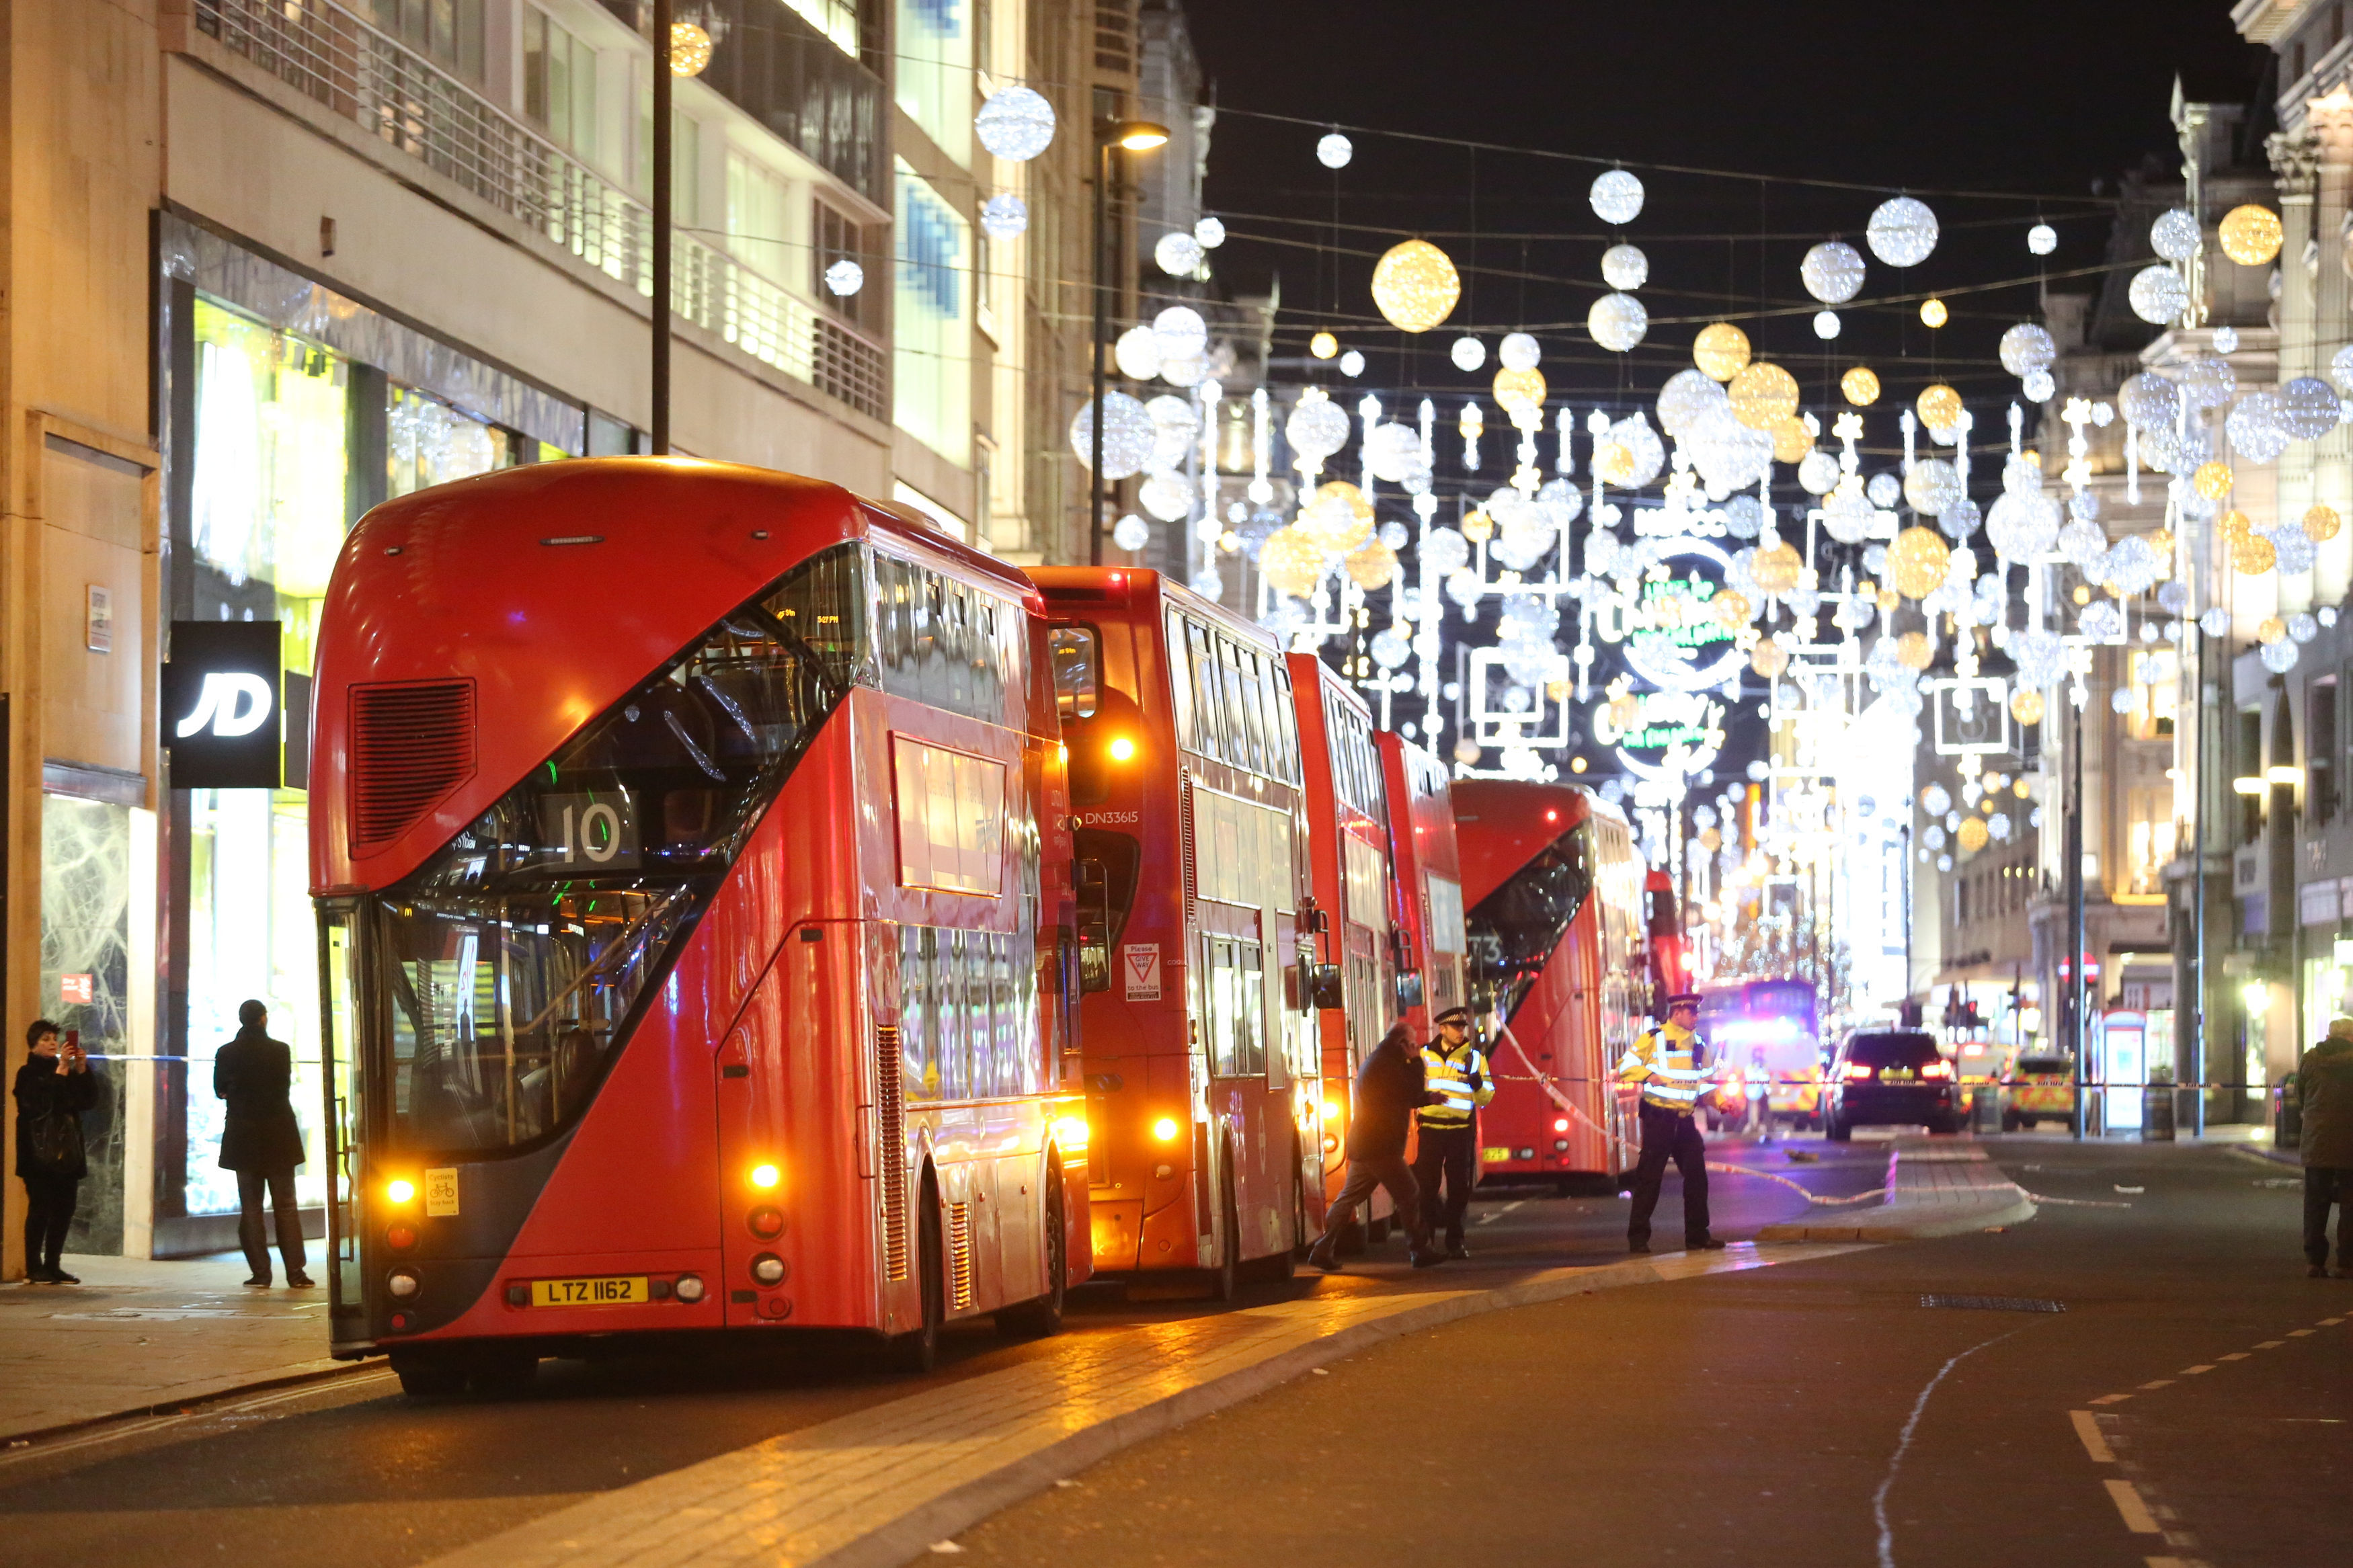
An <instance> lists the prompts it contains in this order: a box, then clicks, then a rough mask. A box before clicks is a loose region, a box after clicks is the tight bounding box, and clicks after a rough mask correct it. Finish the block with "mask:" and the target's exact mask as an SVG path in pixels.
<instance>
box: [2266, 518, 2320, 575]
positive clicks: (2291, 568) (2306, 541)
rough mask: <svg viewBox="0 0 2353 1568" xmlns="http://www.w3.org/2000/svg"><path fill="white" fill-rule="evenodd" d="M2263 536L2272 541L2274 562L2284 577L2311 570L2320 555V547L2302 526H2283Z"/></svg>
mask: <svg viewBox="0 0 2353 1568" xmlns="http://www.w3.org/2000/svg"><path fill="white" fill-rule="evenodd" d="M2263 537H2264V538H2266V539H2268V540H2270V541H2271V542H2272V551H2273V562H2272V564H2274V566H2277V567H2278V568H2279V571H2280V575H2281V576H2283V577H2293V576H2295V574H2297V573H2299V572H2309V571H2311V570H2312V564H2313V563H2314V562H2315V561H2316V560H2318V559H2319V557H2320V550H2319V547H2318V546H2316V545H2315V544H2314V543H2313V542H2312V540H2311V538H2310V537H2309V536H2308V535H2306V532H2305V531H2304V530H2302V529H2301V528H2283V529H2279V530H2276V531H2274V532H2271V533H2267V534H2265V535H2264V536H2263Z"/></svg>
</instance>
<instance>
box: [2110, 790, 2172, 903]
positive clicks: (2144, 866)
mask: <svg viewBox="0 0 2353 1568" xmlns="http://www.w3.org/2000/svg"><path fill="white" fill-rule="evenodd" d="M2172 858H2173V791H2172V790H2171V789H2170V788H2169V787H2168V788H2158V789H2135V790H2127V791H2126V795H2125V884H2124V886H2123V887H2122V888H2121V889H2117V890H2118V891H2120V892H2126V893H2161V892H2163V891H2164V890H2165V868H2166V865H2167V863H2168V862H2169V861H2170V860H2172Z"/></svg>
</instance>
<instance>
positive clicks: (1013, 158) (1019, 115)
mask: <svg viewBox="0 0 2353 1568" xmlns="http://www.w3.org/2000/svg"><path fill="white" fill-rule="evenodd" d="M972 129H973V133H974V134H975V135H976V136H978V137H979V138H980V144H981V145H982V146H983V147H986V148H987V149H988V151H989V153H990V155H991V156H994V157H998V158H1003V159H1004V160H1006V161H1007V162H1008V163H1028V162H1029V160H1030V159H1032V158H1035V157H1036V156H1037V155H1038V154H1039V153H1043V152H1044V151H1045V150H1046V149H1047V148H1048V147H1049V146H1050V145H1052V143H1053V140H1054V106H1053V105H1052V104H1050V103H1049V102H1047V101H1046V98H1045V95H1044V94H1043V93H1040V92H1037V91H1035V90H1033V89H1029V88H1026V87H1001V88H998V89H997V90H996V91H995V92H994V93H991V94H990V95H989V99H988V101H987V103H984V104H982V105H981V106H980V112H979V113H978V114H976V115H974V116H973V117H972Z"/></svg>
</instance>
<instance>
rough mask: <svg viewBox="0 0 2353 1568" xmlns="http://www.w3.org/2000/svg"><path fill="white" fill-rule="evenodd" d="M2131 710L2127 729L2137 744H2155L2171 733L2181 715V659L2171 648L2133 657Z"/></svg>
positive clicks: (2127, 719)
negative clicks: (2154, 742)
mask: <svg viewBox="0 0 2353 1568" xmlns="http://www.w3.org/2000/svg"><path fill="white" fill-rule="evenodd" d="M2132 674H2133V679H2132V708H2131V710H2129V711H2128V712H2127V714H2126V730H2127V731H2129V732H2130V734H2131V735H2132V738H2133V739H2134V740H2136V741H2157V740H2164V739H2166V738H2168V737H2169V736H2171V735H2172V733H2173V721H2174V720H2175V718H2176V717H2177V716H2179V712H2180V704H2181V656H2180V655H2179V654H2178V653H2176V652H2174V651H2173V650H2171V649H2170V648H2168V649H2165V650H2163V651H2160V652H2156V653H2140V654H2135V655H2133V656H2132Z"/></svg>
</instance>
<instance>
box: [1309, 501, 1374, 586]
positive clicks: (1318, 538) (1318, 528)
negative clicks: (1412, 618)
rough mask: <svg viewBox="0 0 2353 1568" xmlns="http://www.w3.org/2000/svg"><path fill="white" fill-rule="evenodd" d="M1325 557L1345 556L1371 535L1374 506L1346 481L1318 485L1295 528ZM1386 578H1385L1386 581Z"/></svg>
mask: <svg viewBox="0 0 2353 1568" xmlns="http://www.w3.org/2000/svg"><path fill="white" fill-rule="evenodd" d="M1294 526H1296V527H1297V528H1298V529H1299V531H1301V532H1303V533H1304V534H1305V535H1306V536H1307V537H1308V538H1310V539H1312V540H1314V542H1315V543H1316V544H1317V545H1318V546H1320V547H1321V548H1322V550H1323V551H1324V554H1326V555H1345V554H1347V553H1348V552H1350V551H1352V550H1354V549H1356V547H1357V546H1358V545H1360V544H1362V543H1364V542H1365V541H1366V540H1367V539H1369V538H1371V537H1372V534H1373V503H1372V502H1371V501H1369V500H1366V499H1365V492H1364V491H1362V490H1360V489H1357V488H1356V486H1354V485H1352V484H1350V483H1348V481H1347V480H1345V479H1334V480H1333V481H1332V482H1330V483H1329V484H1325V485H1321V486H1318V487H1317V489H1316V491H1315V493H1314V495H1313V496H1311V497H1309V498H1308V500H1307V504H1306V505H1305V506H1303V507H1302V508H1300V509H1299V521H1298V522H1297V523H1296V524H1295V525H1294ZM1386 580H1387V579H1384V581H1386Z"/></svg>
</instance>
